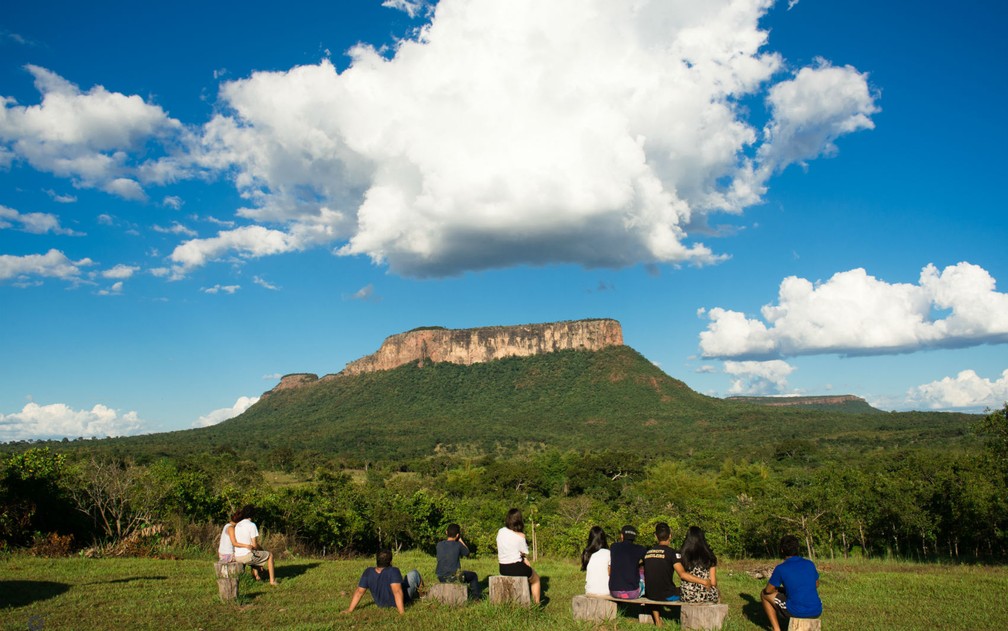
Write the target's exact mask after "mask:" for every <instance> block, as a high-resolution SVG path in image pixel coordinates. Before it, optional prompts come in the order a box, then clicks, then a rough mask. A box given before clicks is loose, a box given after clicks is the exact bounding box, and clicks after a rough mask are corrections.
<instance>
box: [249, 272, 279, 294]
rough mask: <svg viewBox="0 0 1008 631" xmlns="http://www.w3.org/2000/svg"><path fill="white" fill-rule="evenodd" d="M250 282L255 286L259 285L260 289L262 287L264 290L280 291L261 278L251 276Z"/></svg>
mask: <svg viewBox="0 0 1008 631" xmlns="http://www.w3.org/2000/svg"><path fill="white" fill-rule="evenodd" d="M252 282H253V283H255V284H256V285H259V286H260V287H264V288H266V289H271V290H273V291H279V290H280V288H279V287H277V286H276V285H274V284H272V283H270V282H268V281H267V280H265V279H264V278H263V277H261V276H253V277H252Z"/></svg>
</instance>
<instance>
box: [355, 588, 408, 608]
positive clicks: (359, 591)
mask: <svg viewBox="0 0 1008 631" xmlns="http://www.w3.org/2000/svg"><path fill="white" fill-rule="evenodd" d="M399 589H400V591H402V587H400V588H399ZM366 591H367V588H365V587H358V588H357V591H355V592H354V595H353V598H351V599H350V606H349V607H347V608H346V609H344V610H343V613H353V610H354V609H356V608H357V603H359V602H360V599H361V598H362V597H363V596H364V592H366Z"/></svg>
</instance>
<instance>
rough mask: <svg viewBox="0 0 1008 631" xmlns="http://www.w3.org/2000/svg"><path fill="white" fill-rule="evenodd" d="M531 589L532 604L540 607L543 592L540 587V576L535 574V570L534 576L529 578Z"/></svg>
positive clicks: (533, 571)
mask: <svg viewBox="0 0 1008 631" xmlns="http://www.w3.org/2000/svg"><path fill="white" fill-rule="evenodd" d="M529 589H530V590H531V591H532V602H534V603H535V604H537V605H538V604H539V600H540V597H541V596H542V592H541V588H540V585H539V575H538V574H536V573H535V570H532V576H530V577H529Z"/></svg>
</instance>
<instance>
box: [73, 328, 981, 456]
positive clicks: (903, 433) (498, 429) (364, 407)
mask: <svg viewBox="0 0 1008 631" xmlns="http://www.w3.org/2000/svg"><path fill="white" fill-rule="evenodd" d="M293 381H296V382H298V383H297V384H296V386H295V387H285V388H277V389H274V390H273V391H272V392H271V393H270V394H269V396H265V397H263V398H262V399H261V400H260V401H259V402H258V403H257V404H256V405H254V406H252V407H251V408H249V409H248V410H247V411H246V412H245V413H244V414H242V415H240V416H238V417H236V418H233V419H230V420H228V421H224V422H223V423H220V424H219V425H215V426H212V427H207V428H200V429H192V430H186V431H179V432H171V433H165V434H155V435H147V436H134V437H124V438H115V439H108V440H104V441H86V443H87V448H88V449H98V450H102V451H105V450H110V451H113V452H118V453H122V454H130V455H138V454H139V455H142V456H143V457H145V458H154V457H158V456H160V455H166V456H173V455H182V454H191V453H201V452H204V451H211V450H221V449H226V450H234V451H236V452H238V453H240V454H244V455H247V456H250V457H258V456H265V455H268V454H269V453H270V452H272V451H274V450H277V449H291V450H315V451H318V452H321V453H323V454H325V455H327V456H330V457H336V458H341V459H344V460H346V461H347V462H357V463H361V462H367V461H372V462H374V461H388V460H407V459H413V458H420V457H425V456H428V455H431V454H433V453H436V452H440V451H448V452H451V451H452V450H455V449H460V448H466V449H473V448H475V449H476V450H480V451H483V452H489V453H501V452H503V453H507V452H508V451H513V450H516V449H519V448H524V447H529V446H536V445H548V446H551V447H555V448H558V449H562V450H568V449H573V450H586V449H610V450H633V451H640V452H642V453H648V454H654V455H662V456H676V455H681V456H683V457H687V456H689V455H692V456H694V457H697V458H703V459H705V460H707V461H709V462H713V463H717V462H720V461H721V460H723V459H724V458H725V457H728V456H732V457H747V458H751V459H759V458H771V457H773V455H774V453H775V446H776V445H777V444H779V443H781V442H785V441H794V440H801V441H806V444H808V445H811V446H812V447H813V448H815V449H829V450H845V449H854V450H859V451H861V450H868V449H887V448H894V447H906V446H923V447H938V446H941V447H942V448H944V449H949V448H955V447H956V446H957V445H961V444H967V443H968V444H972V441H974V438H973V437H972V436H971V434H970V425H971V424H972V423H973V422H975V420H976V417H974V416H971V415H965V414H947V413H946V414H942V413H905V414H895V413H889V414H881V413H878V411H877V410H873V409H869V410H866V411H865V412H864V413H855V412H852V411H851V410H848V409H843V410H842V411H841V410H835V409H833V410H826V409H809V407H807V406H802V407H768V406H766V405H762V404H759V403H754V402H749V401H739V400H722V399H716V398H712V397H707V396H704V395H702V394H699V393H697V392H695V391H693V390H691V389H690V388H689V387H688V386H687V385H686V384H685V383H683V382H682V381H679V380H678V379H674V378H672V377H670V376H668V375H666V374H665V373H664V372H662V371H661V370H660V369H659V368H658V367H656V366H655V365H654V364H652V363H651V362H650V361H648V360H647V359H646V358H644V357H643V356H641V355H640V354H639V353H637V352H636V351H635V350H633V349H632V348H630V347H627V346H609V347H606V348H603V349H601V350H591V351H589V350H562V351H557V352H550V353H545V354H537V355H532V356H529V357H510V358H505V359H497V360H494V361H488V362H483V363H475V364H472V365H468V366H466V365H460V364H452V363H448V362H440V363H429V362H425V363H423V364H422V366H421V365H420V363H419V362H418V363H409V364H404V365H402V366H399V367H397V368H394V369H391V370H379V371H374V372H367V373H361V374H356V375H331V376H328V377H324V378H322V379H317V378H316V377H315V376H314V375H302V376H300V377H298V378H295V379H293ZM288 385H295V384H294V383H292V382H289V384H288ZM841 407H843V406H841ZM70 445H71V446H72V445H73V443H70Z"/></svg>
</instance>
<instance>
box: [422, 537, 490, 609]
mask: <svg viewBox="0 0 1008 631" xmlns="http://www.w3.org/2000/svg"><path fill="white" fill-rule="evenodd" d="M446 535H447V538H446V539H444V540H443V541H438V544H437V568H435V570H434V573H435V574H436V575H437V577H438V580H439V581H441V582H442V583H454V582H457V581H459V580H461V581H463V582H465V583H469V597H470V598H472V599H473V600H479V599H480V596H482V593H481V592H480V584H479V576H477V575H476V572H470V571H468V570H463V569H462V562H461V557H467V556H469V546H467V545H466V544H465V541H462V527H461V526H459V525H458V524H449V526H448V530H447V532H446Z"/></svg>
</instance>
